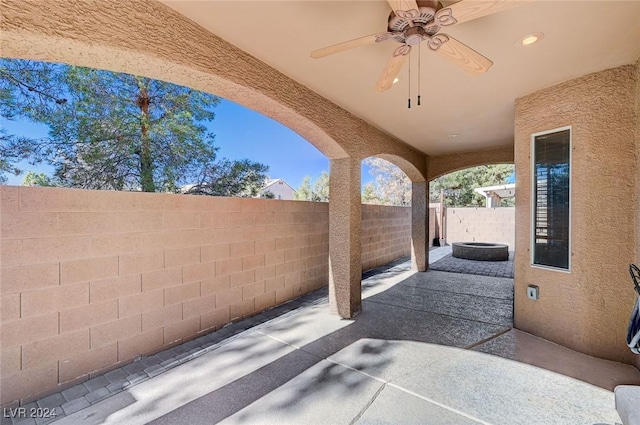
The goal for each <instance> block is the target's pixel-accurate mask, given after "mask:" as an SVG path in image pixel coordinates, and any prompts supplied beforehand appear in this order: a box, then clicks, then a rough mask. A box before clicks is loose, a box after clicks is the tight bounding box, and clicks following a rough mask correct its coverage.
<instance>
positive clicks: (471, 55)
mask: <svg viewBox="0 0 640 425" xmlns="http://www.w3.org/2000/svg"><path fill="white" fill-rule="evenodd" d="M438 36H439V37H442V36H445V37H447V38H448V41H446V42H444V43H442V44H441V45H440V47H438V49H437V50H436V52H437V53H438V54H440V56H443V57H444V58H445V59H447V60H448V61H450V62H452V63H454V64H455V65H458V66H459V67H460V68H462V69H463V70H464V71H466V72H468V73H469V74H471V75H480V74H484V73H485V72H487V71H488V70H489V68H491V65H493V62H491V61H490V60H489V59H487V58H485V57H484V56H482V55H481V54H480V53H478V52H476V51H475V50H473V49H472V48H471V47H469V46H467V45H465V44H463V43H461V42H459V41H458V40H456V39H455V38H453V37H451V36H450V35H445V34H438Z"/></svg>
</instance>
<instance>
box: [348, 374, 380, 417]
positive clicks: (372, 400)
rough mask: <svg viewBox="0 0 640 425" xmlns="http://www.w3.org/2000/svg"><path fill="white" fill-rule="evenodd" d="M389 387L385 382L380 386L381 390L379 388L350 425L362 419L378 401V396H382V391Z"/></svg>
mask: <svg viewBox="0 0 640 425" xmlns="http://www.w3.org/2000/svg"><path fill="white" fill-rule="evenodd" d="M354 370H355V369H354ZM386 386H387V383H386V382H383V383H382V385H381V386H380V388H378V390H377V391H376V392H375V393H374V394H373V396H371V398H370V399H369V401H368V402H367V404H366V405H365V406H364V407H363V408H362V410H360V412H358V414H357V415H356V417H355V418H353V419H352V420H351V422H349V425H354V424H356V423H357V422H358V421H359V420H360V418H361V417H362V416H363V415H364V414H365V413H366V412H367V410H369V407H371V405H372V404H373V402H374V401H376V399H377V398H378V396H379V395H380V393H382V390H384V388H385V387H386Z"/></svg>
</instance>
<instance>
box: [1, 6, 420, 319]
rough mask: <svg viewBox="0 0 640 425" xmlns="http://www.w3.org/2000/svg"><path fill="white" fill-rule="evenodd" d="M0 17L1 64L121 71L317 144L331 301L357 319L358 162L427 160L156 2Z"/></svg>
mask: <svg viewBox="0 0 640 425" xmlns="http://www.w3.org/2000/svg"><path fill="white" fill-rule="evenodd" d="M0 13H1V19H0V30H1V31H2V38H1V40H0V43H1V44H0V48H1V50H2V55H3V56H5V57H12V58H22V59H35V60H43V61H50V62H63V63H67V64H72V65H80V66H88V67H93V68H98V69H105V70H110V71H116V72H127V73H132V74H137V75H141V76H145V77H149V78H154V79H160V80H164V81H168V82H172V83H176V84H181V85H184V86H188V87H192V88H194V89H197V90H202V91H206V92H209V93H213V94H216V95H219V96H222V97H224V98H226V99H230V100H233V101H235V102H237V103H239V104H241V105H244V106H247V107H249V108H251V109H253V110H255V111H257V112H260V113H262V114H263V115H265V116H268V117H270V118H273V119H275V120H276V121H279V122H281V123H282V124H284V125H285V126H287V127H288V128H290V129H292V130H293V131H295V132H297V133H298V134H300V135H301V136H302V137H304V138H305V139H306V140H307V141H309V142H310V143H312V144H313V145H314V146H316V147H317V148H318V149H319V150H320V151H321V152H322V153H323V154H325V155H326V156H327V157H329V158H330V159H331V188H332V189H331V190H332V195H333V198H334V199H335V200H334V201H333V202H331V203H330V210H329V216H330V259H331V274H330V288H333V289H332V290H333V293H334V294H337V295H336V297H332V303H333V304H334V306H335V307H336V310H337V311H338V312H339V314H340V315H341V316H343V317H352V316H353V315H355V314H356V313H357V311H358V310H359V308H360V295H359V284H360V272H359V268H360V263H359V262H360V252H359V251H360V240H359V237H360V236H359V232H360V217H359V215H360V159H361V158H364V157H367V156H371V155H374V154H376V153H379V152H388V153H390V154H393V155H397V156H398V157H400V158H404V159H405V160H407V161H408V162H410V163H412V164H414V165H416V166H417V168H418V169H419V170H421V172H422V175H423V176H424V175H426V169H425V168H426V156H425V155H424V154H422V153H421V152H419V151H417V150H415V149H414V148H412V147H410V146H408V145H406V144H404V143H403V142H401V141H400V140H398V139H396V138H394V137H392V136H390V135H388V134H387V133H385V132H383V131H381V130H378V129H377V128H375V127H373V126H371V125H369V124H367V123H366V122H364V121H363V120H361V119H360V118H358V117H355V116H354V115H352V114H351V113H349V112H348V111H346V110H344V109H342V108H340V107H339V106H337V105H335V104H333V103H332V102H330V101H329V100H327V99H325V98H323V97H322V96H320V95H318V94H317V93H315V92H314V91H312V90H310V89H308V88H307V87H305V86H303V85H302V84H300V83H298V82H296V81H294V80H292V79H290V78H289V77H287V76H285V75H284V74H282V73H280V72H279V71H277V70H275V69H273V68H271V67H269V66H268V65H267V64H265V63H264V62H261V61H259V60H257V59H256V58H254V57H252V56H251V55H249V54H247V53H245V52H244V51H242V50H240V49H238V48H237V47H235V46H233V45H231V44H229V43H228V42H226V41H224V40H223V39H221V38H220V37H218V36H216V35H215V34H212V33H210V32H208V31H206V30H205V29H203V28H202V27H200V26H198V25H197V24H195V23H194V22H192V21H190V20H188V19H186V18H185V17H184V16H182V15H180V14H179V13H177V12H176V11H174V10H173V9H171V8H169V7H167V6H165V5H164V4H162V3H160V2H157V1H154V0H139V1H134V2H107V1H95V2H89V1H87V2H84V1H83V2H79V1H74V0H58V1H50V2H43V1H41V0H5V1H4V2H3V5H2V9H1V10H0ZM356 288H357V291H356ZM356 292H357V295H356Z"/></svg>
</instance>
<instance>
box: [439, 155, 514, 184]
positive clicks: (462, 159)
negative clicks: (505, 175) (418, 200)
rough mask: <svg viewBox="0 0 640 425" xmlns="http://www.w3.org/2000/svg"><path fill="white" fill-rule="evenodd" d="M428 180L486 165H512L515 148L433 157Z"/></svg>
mask: <svg viewBox="0 0 640 425" xmlns="http://www.w3.org/2000/svg"><path fill="white" fill-rule="evenodd" d="M427 163H428V167H427V168H428V170H429V172H428V174H427V180H428V181H431V180H433V179H436V178H438V177H440V176H444V175H445V174H449V173H452V172H454V171H458V170H462V169H465V168H469V167H476V166H478V165H485V164H512V163H513V146H508V147H504V148H499V149H488V150H484V151H478V152H464V153H458V154H452V155H442V156H431V157H429V158H428V159H427Z"/></svg>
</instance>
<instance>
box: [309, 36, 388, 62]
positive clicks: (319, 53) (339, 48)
mask: <svg viewBox="0 0 640 425" xmlns="http://www.w3.org/2000/svg"><path fill="white" fill-rule="evenodd" d="M389 35H390V33H387V32H383V33H378V34H371V35H367V36H365V37H360V38H356V39H355V40H350V41H345V42H343V43H338V44H334V45H333V46H328V47H325V48H322V49H318V50H314V51H313V52H311V57H312V58H316V59H318V58H323V57H325V56H329V55H333V54H334V53H340V52H344V51H345V50H349V49H353V48H355V47H360V46H365V45H367V44H372V43H375V42H380V41H386V40H390V39H391V37H389Z"/></svg>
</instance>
